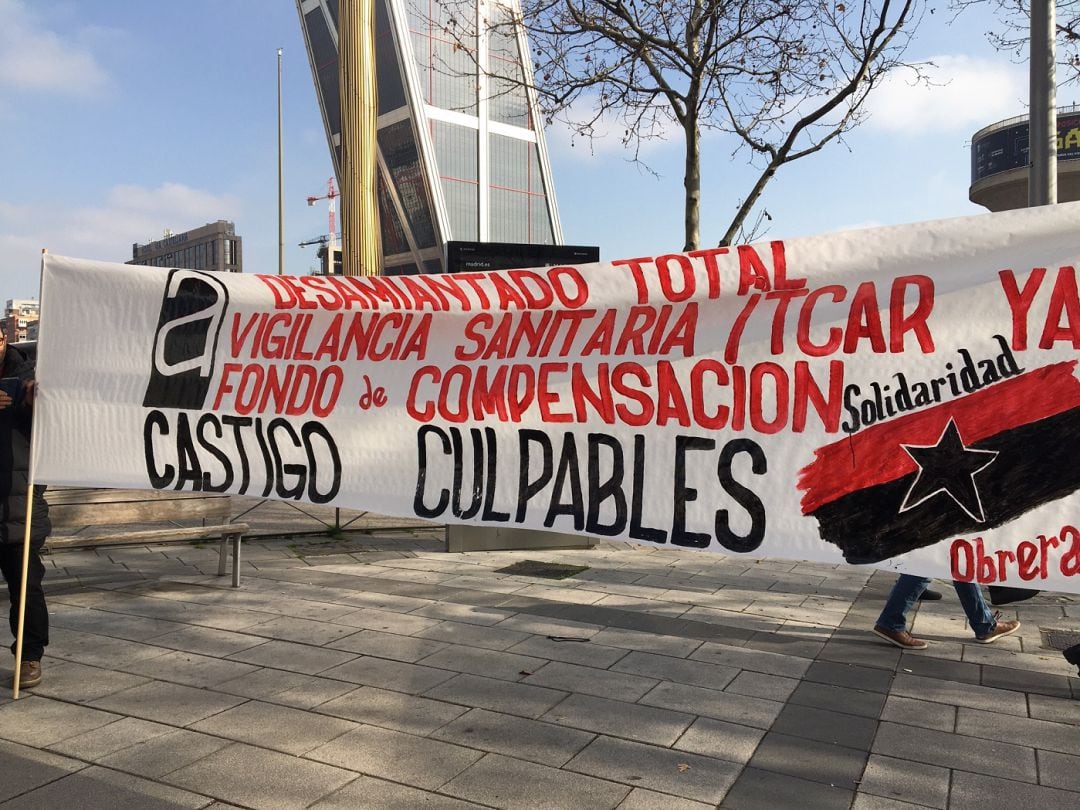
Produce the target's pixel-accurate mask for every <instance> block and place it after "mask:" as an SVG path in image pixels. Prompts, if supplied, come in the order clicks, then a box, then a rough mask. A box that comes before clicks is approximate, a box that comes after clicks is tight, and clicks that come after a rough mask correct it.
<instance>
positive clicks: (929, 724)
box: [881, 695, 956, 731]
mask: <svg viewBox="0 0 1080 810" xmlns="http://www.w3.org/2000/svg"><path fill="white" fill-rule="evenodd" d="M881 719H882V720H888V721H890V722H893V723H903V724H904V725H908V726H920V727H922V728H930V729H934V730H936V731H955V730H956V707H955V706H946V705H945V704H943V703H930V702H928V701H925V700H914V699H913V698H905V697H899V696H897V695H889V697H888V699H887V700H886V701H885V708H884V709H883V710H882V712H881Z"/></svg>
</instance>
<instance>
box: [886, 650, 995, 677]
mask: <svg viewBox="0 0 1080 810" xmlns="http://www.w3.org/2000/svg"><path fill="white" fill-rule="evenodd" d="M899 671H900V672H901V673H903V674H906V675H914V676H916V677H923V678H937V679H938V680H941V681H955V682H956V683H974V684H977V683H979V682H980V680H981V679H982V667H980V666H979V665H978V664H970V663H965V662H962V661H950V660H946V659H944V658H930V657H927V656H923V655H915V654H914V653H912V654H911V655H905V656H904V657H903V659H902V660H901V663H900V668H899Z"/></svg>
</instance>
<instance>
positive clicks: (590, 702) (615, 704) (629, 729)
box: [540, 694, 694, 746]
mask: <svg viewBox="0 0 1080 810" xmlns="http://www.w3.org/2000/svg"><path fill="white" fill-rule="evenodd" d="M540 719H541V720H544V721H546V722H549V723H558V724H559V725H562V726H568V727H570V728H577V729H582V730H584V731H593V732H596V733H600V734H608V735H610V736H614V737H625V738H627V739H631V740H637V741H639V742H647V743H655V744H658V745H665V746H669V745H671V744H673V743H674V742H675V741H676V740H677V739H679V737H680V735H681V734H682V733H683V732H684V731H685V730H686V729H687V728H688V727H689V726H690V724H691V723H692V722H693V720H694V717H693V715H689V714H683V713H682V712H674V711H671V710H669V709H660V708H655V707H652V706H643V705H640V704H636V703H624V702H623V701H619V700H606V699H604V698H598V697H592V696H590V695H581V694H572V695H570V697H568V698H567V699H566V700H564V701H563V702H562V703H560V704H559V705H558V706H556V707H554V708H553V709H551V710H550V711H548V712H547V713H546V714H544V715H542V716H541V717H540Z"/></svg>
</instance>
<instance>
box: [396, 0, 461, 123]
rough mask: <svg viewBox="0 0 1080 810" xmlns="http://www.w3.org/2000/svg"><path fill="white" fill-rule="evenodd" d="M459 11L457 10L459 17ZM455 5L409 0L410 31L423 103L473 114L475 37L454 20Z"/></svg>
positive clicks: (433, 1) (426, 0) (424, 0)
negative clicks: (464, 30) (467, 33)
mask: <svg viewBox="0 0 1080 810" xmlns="http://www.w3.org/2000/svg"><path fill="white" fill-rule="evenodd" d="M460 11H461V8H460V7H457V13H458V16H459V17H460ZM454 14H455V5H454V4H453V3H449V4H446V3H441V2H438V0H409V2H408V16H409V30H410V31H411V32H412V42H413V52H414V54H415V56H416V62H417V67H418V68H419V72H420V84H421V86H422V88H423V92H424V100H425V101H427V103H428V104H431V105H432V106H435V107H441V108H442V109H445V110H456V111H457V112H462V113H466V114H468V115H476V111H477V105H476V37H475V35H466V34H465V33H464V32H463V31H462V29H461V26H460V24H459V22H458V19H457V18H455V17H454Z"/></svg>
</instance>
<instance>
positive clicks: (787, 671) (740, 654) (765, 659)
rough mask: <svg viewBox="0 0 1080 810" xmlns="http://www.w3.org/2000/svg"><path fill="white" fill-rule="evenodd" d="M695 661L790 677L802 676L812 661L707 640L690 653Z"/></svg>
mask: <svg viewBox="0 0 1080 810" xmlns="http://www.w3.org/2000/svg"><path fill="white" fill-rule="evenodd" d="M690 658H692V659H694V660H695V661H705V662H706V663H709V664H719V665H721V666H728V667H736V668H737V669H743V670H750V671H751V672H763V673H767V674H769V675H783V676H786V677H788V678H801V677H803V676H804V675H805V674H806V671H807V670H808V669H810V666H811V664H813V663H814V662H812V661H811V660H809V659H807V658H797V657H794V656H790V655H777V654H776V653H770V652H763V651H761V650H751V649H747V648H746V647H732V646H730V645H728V644H715V643H713V642H711V641H707V642H705V643H704V644H702V645H701V646H700V647H698V649H696V650H695V651H694V652H693V653H691V654H690Z"/></svg>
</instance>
